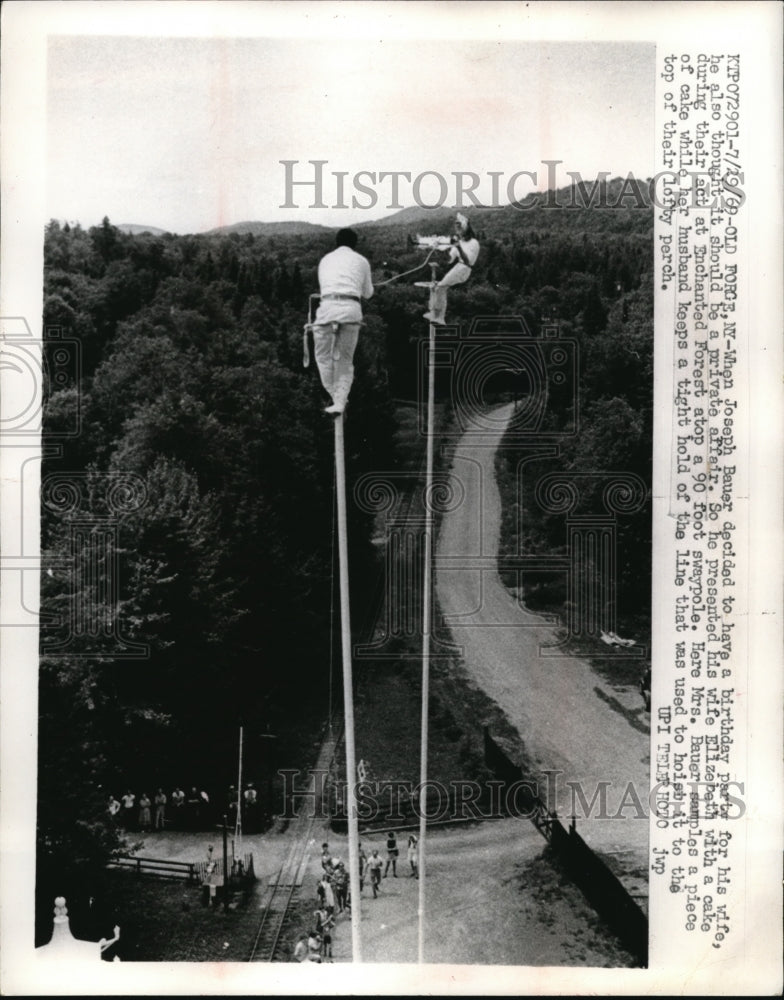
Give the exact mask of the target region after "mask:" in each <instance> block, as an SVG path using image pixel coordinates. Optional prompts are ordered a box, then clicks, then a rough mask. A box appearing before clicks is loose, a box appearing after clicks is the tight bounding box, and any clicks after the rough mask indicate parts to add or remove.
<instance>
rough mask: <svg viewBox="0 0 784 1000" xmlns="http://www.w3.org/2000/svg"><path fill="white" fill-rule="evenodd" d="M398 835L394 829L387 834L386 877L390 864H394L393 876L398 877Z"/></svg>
mask: <svg viewBox="0 0 784 1000" xmlns="http://www.w3.org/2000/svg"><path fill="white" fill-rule="evenodd" d="M397 855H398V849H397V837H396V836H395V833H394V831H393V830H390V831H389V833H388V834H387V866H386V868H385V869H384V878H386V877H387V874H388V873H389V866H390V865H392V876H393V878H397Z"/></svg>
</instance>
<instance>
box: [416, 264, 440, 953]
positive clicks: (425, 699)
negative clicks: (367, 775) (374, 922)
mask: <svg viewBox="0 0 784 1000" xmlns="http://www.w3.org/2000/svg"><path fill="white" fill-rule="evenodd" d="M430 267H431V269H432V272H433V274H432V278H433V280H432V282H431V290H430V308H431V312H432V309H433V308H434V306H433V285H435V265H433V264H431V265H430ZM435 350H436V324H435V323H433V322H431V323H430V330H429V341H428V352H427V471H426V473H425V552H424V585H423V587H422V602H423V608H422V724H421V733H420V742H421V758H420V770H419V947H418V962H419V963H420V965H421V964H422V963H423V962H424V961H425V874H426V851H425V837H426V834H427V744H428V712H429V705H430V631H431V628H432V622H431V615H432V603H433V601H432V573H431V569H432V562H433V503H432V492H433V438H434V430H433V418H434V396H435Z"/></svg>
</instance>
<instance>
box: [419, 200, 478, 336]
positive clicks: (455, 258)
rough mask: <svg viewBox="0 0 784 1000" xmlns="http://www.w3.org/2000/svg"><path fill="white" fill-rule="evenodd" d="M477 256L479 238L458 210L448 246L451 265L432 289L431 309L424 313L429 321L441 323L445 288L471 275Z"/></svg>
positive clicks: (444, 310) (443, 313) (443, 320)
mask: <svg viewBox="0 0 784 1000" xmlns="http://www.w3.org/2000/svg"><path fill="white" fill-rule="evenodd" d="M478 256H479V240H477V238H476V234H475V233H474V230H473V229H472V228H471V223H470V222H469V221H468V219H467V218H466V217H465V216H464V215H462V214H461V213H460V212H458V213H457V215H456V216H455V235H454V236H453V237H452V246H451V247H450V248H449V259H450V261H452V262H453V266H452V267H451V268H450V270H449V271H447V273H446V274H445V275H444V277H443V278H442V279H441V280H440V281H439V282H438V284H437V285H436V287H435V288H434V289H433V290H432V298H431V309H430V310H429V311H428V312H426V313H425V314H424V317H425V319H428V320H430V322H431V323H438V324H443V323H444V322H445V319H446V297H447V289H448V288H451V287H452V286H453V285H462V284H464V283H465V282H466V281H468V279H469V278H470V277H471V269H472V268H473V266H474V264H475V263H476V258H477V257H478Z"/></svg>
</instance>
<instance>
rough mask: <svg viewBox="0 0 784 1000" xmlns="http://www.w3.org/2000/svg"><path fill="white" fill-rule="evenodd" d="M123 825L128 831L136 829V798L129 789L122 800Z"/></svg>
mask: <svg viewBox="0 0 784 1000" xmlns="http://www.w3.org/2000/svg"><path fill="white" fill-rule="evenodd" d="M121 801H122V813H121V816H122V825H123V826H124V827H125V829H126V830H132V829H133V827H134V812H135V806H136V796H135V795H134V794H133V792H132V791H131V790H130V788H129V789H128V791H127V792H126V793H125V795H123V797H122V799H121Z"/></svg>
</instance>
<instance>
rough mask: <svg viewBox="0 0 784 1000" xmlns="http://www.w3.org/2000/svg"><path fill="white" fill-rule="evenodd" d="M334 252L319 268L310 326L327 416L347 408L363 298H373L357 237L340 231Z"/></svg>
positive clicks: (364, 260)
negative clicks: (316, 301)
mask: <svg viewBox="0 0 784 1000" xmlns="http://www.w3.org/2000/svg"><path fill="white" fill-rule="evenodd" d="M335 244H336V247H335V249H334V250H333V251H332V252H331V253H328V254H326V256H324V257H322V258H321V261H320V262H319V267H318V279H319V289H320V291H321V302H320V304H319V307H318V311H317V313H316V318H315V320H314V323H313V347H314V352H315V355H316V364H317V365H318V369H319V374H320V376H321V383H322V385H323V386H324V388H325V389H326V390H327V392H328V393H329V394H330V396H331V397H332V405H331V406H328V407H327V408H326V412H327V413H332V414H339V413H342V412H343V411H344V410H345V408H346V402H347V400H348V394H349V391H350V389H351V384H352V382H353V381H354V350H355V349H356V346H357V339H358V337H359V327H360V324H361V322H362V304H361V300H362V299H369V298H370V297H371V296H372V295H373V282H372V280H371V277H370V264H369V263H368V261H367V259H366V258H365V257H363V256H362V255H361V254H358V253H357V252H356V250H355V249H354V248H355V247H356V245H357V234H356V233H355V232H354V230H353V229H341V230H339V231H338V234H337V236H336V237H335Z"/></svg>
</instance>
